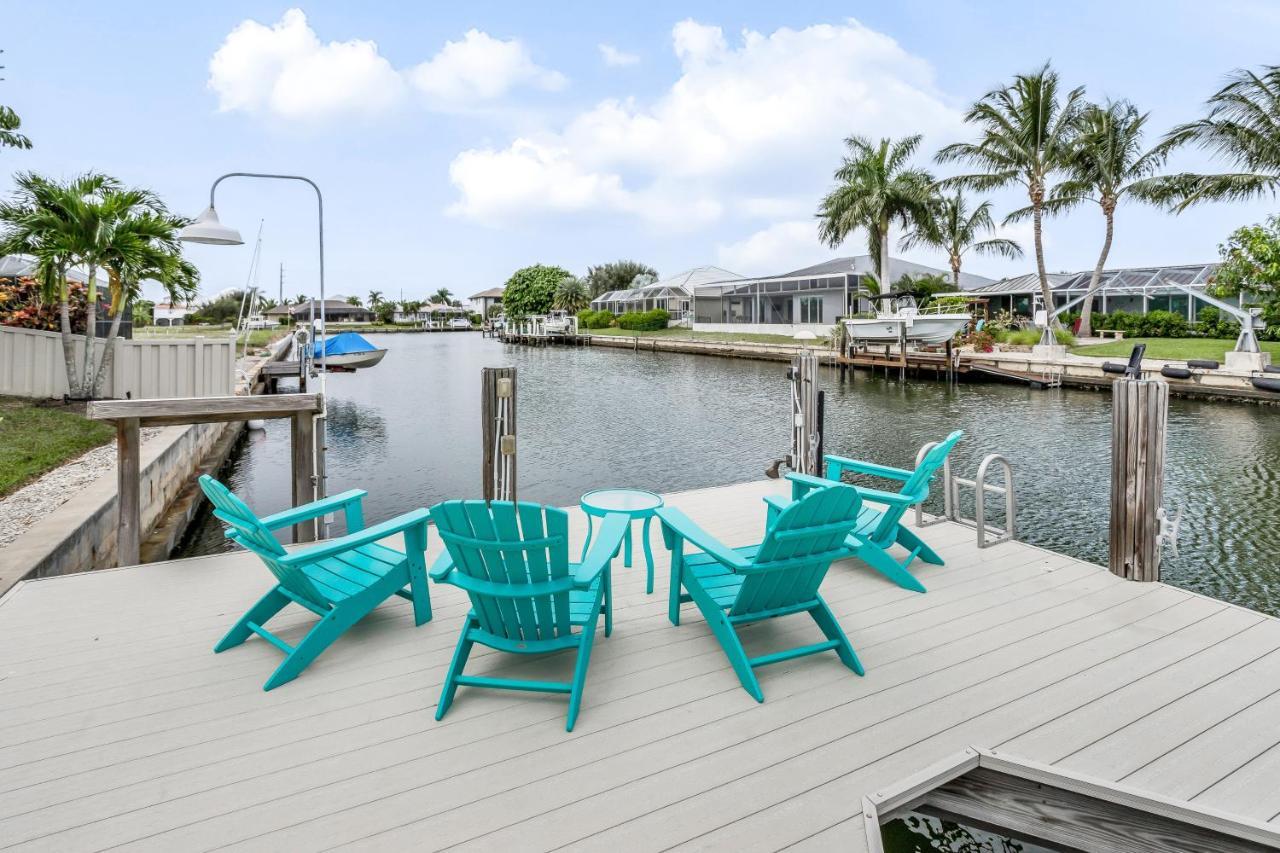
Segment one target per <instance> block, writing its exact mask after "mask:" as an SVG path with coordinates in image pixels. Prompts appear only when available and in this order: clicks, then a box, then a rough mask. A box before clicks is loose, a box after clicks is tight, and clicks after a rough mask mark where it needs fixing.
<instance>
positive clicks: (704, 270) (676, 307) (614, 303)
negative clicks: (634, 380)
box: [591, 266, 742, 321]
mask: <svg viewBox="0 0 1280 853" xmlns="http://www.w3.org/2000/svg"><path fill="white" fill-rule="evenodd" d="M741 280H742V276H740V275H738V274H737V273H734V272H729V271H728V270H726V269H722V268H720V267H713V266H705V267H694V268H693V269H689V270H685V271H684V272H682V273H677V274H676V275H672V276H668V277H666V278H664V279H662V280H661V281H655V282H654V283H653V284H646V285H644V286H643V287H632V288H628V289H626V290H610V291H608V292H606V293H602V294H600V295H599V296H597V297H596V298H595V299H592V300H591V309H592V310H593V311H609V312H611V313H613V314H626V313H628V312H632V311H652V310H653V309H655V308H662V309H664V310H666V311H667V312H668V313H669V314H670V315H671V319H672V320H677V321H679V320H684V319H686V317H687V316H688V314H689V309H690V306H691V305H692V303H693V291H694V289H695V288H698V287H701V286H702V285H704V284H723V283H725V282H729V281H741Z"/></svg>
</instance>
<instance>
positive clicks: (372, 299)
mask: <svg viewBox="0 0 1280 853" xmlns="http://www.w3.org/2000/svg"><path fill="white" fill-rule="evenodd" d="M381 302H382V291H381V290H370V291H369V310H370V311H377V310H378V305H379V304H381Z"/></svg>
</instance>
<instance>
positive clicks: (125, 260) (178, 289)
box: [91, 216, 200, 397]
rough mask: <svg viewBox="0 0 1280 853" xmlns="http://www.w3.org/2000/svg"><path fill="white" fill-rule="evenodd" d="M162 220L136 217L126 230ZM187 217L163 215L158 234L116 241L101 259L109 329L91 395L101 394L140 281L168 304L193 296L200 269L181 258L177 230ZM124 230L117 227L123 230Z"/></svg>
mask: <svg viewBox="0 0 1280 853" xmlns="http://www.w3.org/2000/svg"><path fill="white" fill-rule="evenodd" d="M149 218H152V219H162V218H161V217H150V216H149V217H139V220H140V222H139V223H137V224H136V225H134V226H132V227H128V226H127V230H129V231H131V232H132V233H135V234H137V233H145V232H146V231H147V229H148V227H150V226H149V225H148V223H146V221H145V220H147V219H149ZM186 223H187V220H185V219H181V218H179V217H167V218H163V219H162V222H161V223H160V224H159V225H158V227H156V228H155V229H154V230H155V231H156V232H157V233H159V235H160V236H153V237H150V238H147V242H143V243H141V244H139V243H137V242H135V241H133V240H131V239H128V238H126V239H121V240H117V241H116V245H117V247H119V248H116V249H114V250H113V251H112V253H111V254H109V255H108V257H107V259H106V260H105V261H104V265H105V266H106V268H107V276H108V279H109V281H110V287H111V313H112V319H111V332H110V334H109V335H108V336H107V347H106V350H104V351H103V353H102V363H101V364H100V365H99V366H98V371H97V373H96V374H95V375H94V379H93V384H92V388H91V393H92V396H94V397H97V396H99V395H100V394H101V393H102V384H103V382H104V381H106V378H107V372H108V371H109V370H110V369H111V364H112V362H113V361H114V359H115V353H116V347H117V346H118V344H119V341H118V338H117V335H118V334H119V332H120V318H121V317H123V316H124V306H125V305H127V304H128V303H129V302H131V301H134V300H137V299H139V298H140V297H141V296H142V282H143V281H146V280H150V281H156V282H159V283H160V286H161V287H163V288H164V291H165V293H166V295H168V297H169V301H170V302H171V303H174V304H177V303H180V302H187V301H189V300H190V299H191V298H192V297H194V296H195V295H196V292H197V291H198V290H199V288H200V272H199V271H198V270H197V269H196V267H195V265H194V264H192V263H191V262H190V261H188V260H186V259H185V258H183V257H182V250H181V248H180V246H179V244H178V240H177V232H178V230H179V229H180V228H182V226H183V225H185V224H186ZM124 230H126V229H121V231H124Z"/></svg>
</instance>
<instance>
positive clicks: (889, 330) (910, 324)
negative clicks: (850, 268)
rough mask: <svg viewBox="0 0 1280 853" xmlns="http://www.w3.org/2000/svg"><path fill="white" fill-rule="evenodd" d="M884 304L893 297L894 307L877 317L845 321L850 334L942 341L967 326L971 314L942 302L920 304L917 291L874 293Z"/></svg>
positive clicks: (878, 340) (892, 340)
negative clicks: (917, 300)
mask: <svg viewBox="0 0 1280 853" xmlns="http://www.w3.org/2000/svg"><path fill="white" fill-rule="evenodd" d="M872 299H874V300H876V301H877V302H878V303H880V304H882V305H883V303H884V302H885V301H889V300H892V302H891V305H892V308H891V310H888V311H886V310H883V309H880V310H878V311H877V312H876V316H875V317H874V318H871V317H852V318H849V319H846V320H845V321H844V325H845V328H846V329H848V331H849V337H851V338H853V339H854V340H858V341H866V342H867V343H890V344H892V343H897V342H898V341H899V340H900V339H906V340H907V341H910V342H912V343H921V344H941V343H944V342H946V341H948V340H950V339H951V338H952V337H954V336H955V335H956V333H957V332H961V331H963V330H964V328H965V326H967V325H969V321H970V319H971V318H970V316H969V315H968V314H967V313H966V312H964V311H948V310H946V309H944V308H942V307H941V306H936V307H929V308H923V309H922V308H919V307H918V306H917V305H916V297H915V294H914V293H910V292H907V291H899V292H894V293H885V294H879V295H876V296H873V297H872Z"/></svg>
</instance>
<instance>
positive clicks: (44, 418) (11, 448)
mask: <svg viewBox="0 0 1280 853" xmlns="http://www.w3.org/2000/svg"><path fill="white" fill-rule="evenodd" d="M114 436H115V429H113V428H112V427H111V425H110V424H106V423H101V422H99V421H91V420H89V419H88V418H86V417H84V414H83V406H76V405H72V406H65V405H63V404H62V403H60V402H57V403H54V402H46V401H43V400H28V399H25V398H19V397H0V498H3V497H5V496H6V495H8V494H10V493H12V492H15V491H17V490H18V489H20V488H22V487H23V486H25V485H26V484H27V483H30V482H32V481H33V480H35V479H37V478H38V477H40V476H41V475H42V474H45V473H46V472H48V471H52V470H53V469H54V468H57V467H59V466H61V465H64V464H66V463H67V462H69V461H70V460H72V459H75V458H76V457H78V456H81V455H83V454H85V453H87V452H88V451H90V450H92V449H93V448H95V447H100V446H102V445H103V444H106V443H107V442H109V441H110V440H111V439H112V438H113V437H114Z"/></svg>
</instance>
